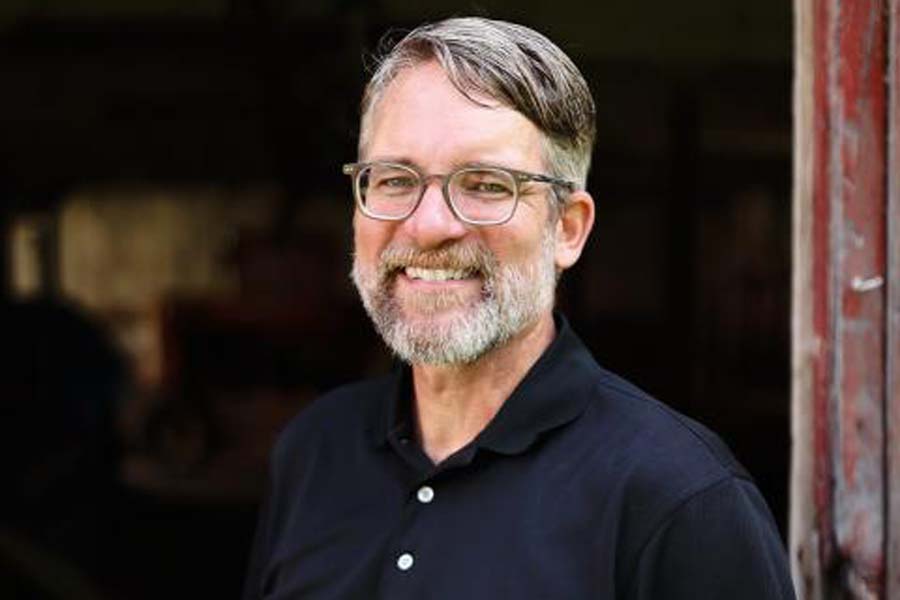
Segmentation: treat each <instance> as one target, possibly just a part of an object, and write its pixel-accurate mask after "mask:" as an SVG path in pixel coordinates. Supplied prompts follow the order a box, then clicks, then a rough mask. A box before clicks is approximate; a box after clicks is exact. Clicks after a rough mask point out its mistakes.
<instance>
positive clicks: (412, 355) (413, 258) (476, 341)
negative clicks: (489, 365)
mask: <svg viewBox="0 0 900 600" xmlns="http://www.w3.org/2000/svg"><path fill="white" fill-rule="evenodd" d="M554 233H555V232H554V229H553V228H552V227H550V226H548V227H547V228H546V229H545V233H544V235H542V239H541V248H540V253H539V255H538V258H537V260H536V261H533V262H531V263H526V264H521V265H498V264H497V260H496V258H495V257H494V256H493V254H492V253H491V252H490V251H489V250H487V249H486V248H484V247H483V246H474V247H473V246H454V247H450V248H447V249H443V250H439V251H435V252H418V251H415V250H409V249H403V248H397V247H392V246H389V247H388V248H386V249H385V250H384V252H382V254H381V257H380V260H379V265H378V268H377V269H371V268H367V267H364V266H362V265H361V264H360V262H359V260H358V258H356V257H354V261H353V271H352V279H353V283H354V284H355V285H356V289H357V291H358V292H359V295H360V297H361V298H362V301H363V305H364V306H365V308H366V312H367V313H368V314H369V317H370V318H371V319H372V322H373V323H374V325H375V328H376V329H377V330H378V332H379V334H381V337H382V338H383V339H384V341H385V343H386V344H387V345H388V347H390V348H391V350H393V352H394V353H395V354H396V355H397V356H398V357H399V358H401V359H402V360H404V361H406V362H407V363H410V364H428V365H465V364H470V363H473V362H475V361H477V360H478V359H480V358H481V357H483V356H484V355H485V354H487V353H488V352H490V351H491V350H493V349H494V348H496V347H498V346H502V345H503V344H505V343H506V342H508V341H509V340H510V339H512V338H513V337H515V336H516V335H517V334H518V333H520V332H521V331H522V330H524V329H525V328H526V327H527V326H528V325H530V324H532V323H535V322H537V320H538V319H539V318H540V317H541V315H543V314H545V313H546V312H548V311H550V310H551V309H552V308H553V302H554V296H555V291H556V268H555V265H554V242H555V239H554ZM423 263H424V264H427V265H429V266H433V267H440V266H445V267H447V268H464V269H471V270H474V271H477V272H478V273H479V274H480V275H481V277H482V280H483V282H484V283H483V285H482V290H481V291H482V293H481V298H480V299H479V300H477V301H476V302H475V303H474V304H473V305H471V306H470V307H468V308H467V309H465V310H462V311H460V312H459V314H458V315H456V316H454V317H453V318H452V319H449V320H448V319H442V320H440V321H436V320H430V319H427V318H426V319H420V320H417V321H415V322H413V321H412V320H410V319H408V318H406V317H405V316H404V314H403V309H402V307H401V306H400V305H399V303H398V302H397V299H396V297H395V295H394V292H393V288H394V282H395V280H396V277H397V274H398V273H399V272H400V270H402V268H403V267H405V266H407V265H409V264H414V265H419V266H422V265H423ZM415 302H416V303H417V308H419V309H420V310H421V311H422V312H424V313H425V314H428V313H429V312H431V313H434V314H437V313H439V312H440V311H442V310H443V309H445V308H448V307H452V306H459V303H460V301H459V300H458V299H457V298H456V296H455V294H453V293H452V292H450V293H446V294H428V296H427V297H423V298H421V299H415Z"/></svg>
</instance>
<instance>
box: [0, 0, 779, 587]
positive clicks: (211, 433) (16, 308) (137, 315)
mask: <svg viewBox="0 0 900 600" xmlns="http://www.w3.org/2000/svg"><path fill="white" fill-rule="evenodd" d="M790 11H791V7H790V3H785V2H777V1H774V0H766V1H764V2H737V1H728V2H722V1H721V0H695V1H694V2H691V3H687V4H686V3H673V2H663V1H660V0H656V1H653V2H649V3H647V2H643V3H632V2H625V1H624V0H612V1H609V2H602V3H587V2H577V1H574V0H560V1H559V2H554V3H552V4H551V3H542V2H537V1H536V0H520V1H517V2H513V1H512V0H482V1H481V2H477V3H474V2H459V1H456V2H454V1H451V0H437V1H433V2H431V3H428V4H427V5H426V4H425V3H406V2H402V1H399V0H377V1H372V2H364V1H362V0H312V1H307V2H301V1H299V0H281V1H275V0H197V1H195V2H190V3H184V2H176V1H174V0H127V1H126V0H78V1H77V2H73V1H69V0H5V1H4V2H3V3H2V5H0V72H2V73H3V81H4V84H3V93H2V94H0V131H2V132H3V134H2V136H0V234H2V243H0V284H2V297H0V306H2V312H3V319H2V321H0V322H2V323H3V326H2V331H3V335H2V339H3V343H4V346H5V348H4V352H3V358H2V359H0V360H2V363H0V364H2V366H3V368H2V377H0V399H2V402H3V405H4V409H3V414H4V416H3V418H2V420H0V430H2V435H0V443H2V444H3V452H2V453H0V460H2V461H3V467H4V468H3V469H2V472H3V473H4V474H5V479H6V482H5V483H4V485H3V487H4V489H6V490H7V493H6V494H4V495H3V499H2V501H0V502H2V506H3V509H4V511H3V516H2V520H0V574H2V575H3V576H2V577H0V596H2V597H35V598H98V599H101V598H102V599H107V598H108V599H117V598H128V599H135V600H143V599H145V598H146V599H150V598H158V597H170V598H181V597H185V598H188V597H222V598H227V597H237V596H238V595H239V591H240V587H241V582H242V580H243V571H244V566H245V565H244V563H245V561H246V557H247V553H248V550H249V546H250V540H251V537H252V533H253V528H254V524H255V513H256V508H257V505H258V503H259V501H260V498H261V496H262V493H263V490H264V486H265V480H266V457H267V453H268V450H269V447H270V445H271V443H272V441H273V439H274V436H275V435H276V433H277V431H278V430H279V428H280V427H281V426H282V425H283V424H284V423H285V422H286V420H287V419H289V418H290V417H291V416H292V415H293V414H295V413H296V412H297V411H299V410H302V409H303V407H304V406H305V405H306V404H308V403H309V402H310V401H312V400H313V399H314V398H315V397H316V396H317V395H318V394H320V393H321V392H323V391H325V390H327V389H329V388H331V387H334V386H336V385H338V384H340V383H342V382H346V381H350V380H353V379H356V378H359V377H361V376H364V375H366V374H370V373H377V372H380V371H383V370H385V369H387V368H389V367H390V364H391V360H392V359H391V357H390V355H389V354H388V353H387V352H386V351H385V350H384V349H383V348H382V346H381V343H380V341H379V340H378V338H377V336H376V335H375V333H374V331H373V330H372V328H371V326H370V325H369V323H368V320H367V318H366V316H365V314H364V312H363V311H362V308H361V307H360V305H359V302H358V299H357V298H356V295H355V291H354V290H353V288H352V284H351V283H350V280H349V277H348V273H349V268H350V260H351V252H352V244H351V238H350V233H351V232H350V219H351V216H352V212H353V204H352V197H351V194H350V189H349V182H348V180H347V179H346V177H345V176H344V175H342V174H341V170H340V167H341V164H342V163H344V162H348V161H352V160H354V159H355V156H356V131H357V121H358V102H359V98H360V94H361V90H362V87H363V85H364V84H365V80H366V68H367V67H368V66H370V65H371V58H370V57H371V54H372V53H373V52H374V51H375V50H376V49H377V47H378V45H379V41H380V40H381V39H382V38H383V36H385V35H386V34H387V35H388V36H391V35H393V36H396V35H398V32H402V31H404V30H408V29H409V28H411V27H414V26H415V25H417V24H419V23H421V22H423V21H427V20H435V19H439V18H442V17H446V16H451V15H460V14H481V15H485V16H490V17H495V18H501V19H506V20H511V21H516V22H520V23H523V24H525V25H529V26H532V27H534V28H536V29H538V30H539V31H541V32H543V33H545V34H546V35H547V36H548V37H550V38H551V39H552V40H554V41H555V42H557V43H558V44H559V45H560V46H561V47H562V48H563V50H565V51H566V52H567V53H568V54H569V55H570V56H571V57H572V58H573V59H574V61H575V62H576V64H578V65H579V66H580V67H581V69H582V71H583V73H584V74H585V77H586V78H587V80H588V82H589V84H590V86H591V88H592V90H593V93H594V95H595V98H596V101H597V109H598V135H597V145H596V149H595V153H594V157H593V167H592V171H591V175H590V179H589V184H588V188H589V190H590V191H591V193H592V194H593V195H594V198H595V199H596V201H597V222H596V225H595V230H594V232H593V234H592V236H591V240H590V241H589V243H588V246H587V249H586V251H585V255H584V256H583V257H582V259H581V261H580V262H579V264H578V265H577V266H576V267H575V268H573V269H572V270H571V272H569V273H567V274H566V275H565V276H564V277H563V279H562V281H561V285H560V290H559V294H558V304H559V306H560V308H561V310H562V311H564V312H565V314H566V315H567V316H568V318H569V320H570V321H571V322H572V324H573V327H574V329H575V330H576V331H577V332H578V333H579V335H580V336H581V337H582V339H583V340H584V341H585V342H586V344H587V345H588V346H589V347H590V348H591V350H592V351H593V352H594V354H595V356H596V357H597V359H598V361H599V362H600V363H601V364H603V365H604V366H606V367H607V368H609V369H611V370H613V371H616V372H618V373H620V374H622V375H623V376H625V377H627V378H628V379H630V380H632V381H633V382H634V383H636V384H637V385H639V386H640V387H642V388H644V389H645V390H647V391H649V392H650V393H652V394H653V395H655V396H656V397H658V398H659V399H661V400H663V401H664V402H666V403H667V404H669V405H671V406H673V407H674V408H676V409H678V410H680V411H682V412H684V413H685V414H687V415H689V416H691V417H693V418H695V419H697V420H699V421H701V422H703V423H705V424H706V425H708V426H709V427H710V428H712V429H713V430H715V431H717V432H718V433H719V434H720V435H721V436H722V437H723V438H724V439H725V440H726V441H727V442H728V444H729V445H730V446H731V447H732V449H733V450H734V452H735V453H736V455H737V456H738V458H739V459H740V460H741V462H742V463H743V464H744V465H745V466H746V467H747V468H748V470H749V471H750V472H751V473H752V474H753V475H754V477H755V478H756V480H757V482H758V484H759V486H760V488H761V490H762V491H763V494H764V495H765V496H766V498H767V500H768V502H769V504H770V506H771V507H772V510H773V513H774V514H775V517H776V520H777V521H778V523H779V526H780V527H781V530H782V533H784V532H785V525H786V516H787V482H788V456H789V445H790V440H789V407H790V401H789V392H790V389H789V388H790V385H789V382H790V361H789V356H790V350H789V348H790V268H791V267H790V247H791V245H790V228H791V208H790V207H791V203H790V173H791V109H790V107H791V104H790V94H791V12H790Z"/></svg>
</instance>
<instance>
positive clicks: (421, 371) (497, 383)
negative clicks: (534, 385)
mask: <svg viewBox="0 0 900 600" xmlns="http://www.w3.org/2000/svg"><path fill="white" fill-rule="evenodd" d="M555 333H556V328H555V326H554V324H553V316H552V314H551V313H549V312H548V313H546V314H545V315H544V316H542V317H541V318H540V319H539V320H538V321H537V322H535V323H533V324H532V325H530V326H529V327H527V328H525V329H524V330H523V331H522V332H520V333H519V334H518V335H517V336H516V337H514V338H513V339H511V340H509V341H508V342H507V343H506V344H504V345H503V346H501V347H498V348H495V349H493V350H491V351H490V352H488V353H487V354H485V355H484V356H483V357H481V358H480V359H478V360H477V361H475V362H473V363H471V364H466V365H413V368H412V371H413V392H414V407H415V415H416V421H417V426H418V433H419V439H420V440H421V444H422V449H423V450H424V451H425V454H427V455H428V457H429V458H430V459H431V460H432V461H433V462H434V463H439V462H441V461H442V460H444V459H445V458H447V457H448V456H450V455H451V454H453V453H454V452H456V451H457V450H459V449H460V448H462V447H463V446H465V445H466V444H468V443H469V442H470V441H472V440H473V439H474V438H475V436H477V435H478V434H479V433H481V431H482V430H483V429H484V428H485V427H486V426H487V424H488V423H489V422H490V421H491V419H493V418H494V415H496V414H497V412H498V411H499V410H500V407H502V406H503V403H504V402H505V401H506V399H507V398H508V397H509V396H510V394H512V391H513V390H514V389H515V388H516V386H517V385H518V384H519V382H520V381H522V379H523V378H524V377H525V374H526V373H528V370H529V369H530V368H531V367H532V366H533V365H534V363H535V362H537V360H538V359H539V358H540V356H541V354H543V352H544V350H545V349H546V348H547V346H549V345H550V343H551V342H552V341H553V337H554V335H555Z"/></svg>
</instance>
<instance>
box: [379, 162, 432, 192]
mask: <svg viewBox="0 0 900 600" xmlns="http://www.w3.org/2000/svg"><path fill="white" fill-rule="evenodd" d="M418 186H419V177H418V175H416V174H415V173H414V172H412V171H409V170H407V169H403V168H400V167H394V166H384V165H374V166H372V167H370V168H369V169H368V171H367V172H366V188H367V189H368V190H369V192H370V193H379V194H392V195H396V194H402V193H406V192H409V191H412V190H415V189H416V188H417V187H418Z"/></svg>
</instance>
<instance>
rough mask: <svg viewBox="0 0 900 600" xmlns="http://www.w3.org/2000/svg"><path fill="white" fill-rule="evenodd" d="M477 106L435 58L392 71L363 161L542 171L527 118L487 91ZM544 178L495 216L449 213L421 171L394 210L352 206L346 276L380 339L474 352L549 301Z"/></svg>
mask: <svg viewBox="0 0 900 600" xmlns="http://www.w3.org/2000/svg"><path fill="white" fill-rule="evenodd" d="M479 100H483V101H484V103H485V104H487V106H480V105H478V104H475V103H473V102H472V101H471V100H469V99H467V98H465V97H464V96H463V95H462V94H460V92H459V91H458V90H456V88H455V87H453V85H452V84H451V83H450V81H449V80H448V79H447V77H446V75H445V74H444V72H443V70H442V69H441V67H440V66H439V65H438V64H437V63H433V62H431V63H425V64H423V65H419V66H416V67H412V68H408V69H406V70H404V71H402V72H401V73H400V74H399V75H398V76H397V77H396V79H395V80H394V81H393V82H392V83H391V84H390V86H389V87H388V89H387V90H386V91H385V93H384V95H383V97H382V98H381V100H380V102H379V103H378V106H377V107H376V108H375V112H374V114H373V116H372V119H371V121H370V127H371V131H370V132H369V137H368V145H367V148H366V149H365V153H366V155H365V156H364V157H363V160H366V161H373V160H388V161H392V162H402V163H410V164H413V165H415V166H416V167H418V168H419V169H420V170H421V171H422V172H424V173H428V174H434V173H441V174H446V173H449V172H451V171H453V170H454V169H457V168H460V167H463V166H469V165H474V164H487V165H496V166H502V167H508V168H512V169H518V170H522V171H530V172H543V171H544V164H543V160H542V158H541V137H540V132H539V131H538V129H537V128H536V127H535V126H534V125H533V124H532V123H531V122H530V121H528V119H526V118H525V117H524V116H522V115H521V114H519V113H517V112H515V111H514V110H512V109H509V108H506V107H502V106H500V105H498V104H497V103H496V102H494V101H490V100H487V99H479ZM549 193H550V192H549V189H548V188H547V187H546V186H543V185H539V184H522V187H521V195H520V199H519V205H518V207H517V208H516V212H515V214H514V215H513V217H512V219H510V221H508V222H507V223H505V224H503V225H495V226H488V227H475V226H471V225H467V224H465V223H463V222H461V221H459V220H458V219H456V217H455V216H454V215H453V213H452V212H451V210H450V207H449V206H447V203H446V202H445V200H444V197H443V195H442V192H441V189H440V185H439V184H438V183H437V182H436V181H434V180H432V181H431V183H430V184H429V186H428V188H427V189H426V191H425V195H424V197H423V198H422V201H421V203H420V204H419V206H418V208H417V209H416V211H415V212H414V213H413V214H412V215H411V216H410V217H408V218H407V219H406V220H404V221H400V222H387V221H377V220H374V219H370V218H368V217H366V216H365V215H362V214H361V213H360V212H359V211H358V210H357V212H356V215H355V217H354V236H355V246H356V252H355V257H354V264H353V280H354V282H355V283H356V286H357V289H358V290H359V292H360V296H361V297H362V299H363V303H364V304H365V306H366V309H367V311H368V312H369V315H370V316H371V317H372V319H373V321H374V322H375V325H376V327H377V328H378V330H379V332H380V333H381V335H382V336H383V337H384V338H385V341H386V342H387V344H388V345H389V346H391V348H392V349H393V350H394V351H395V352H396V353H397V354H398V355H399V356H400V357H401V358H403V359H405V360H407V361H408V362H411V363H429V364H459V363H468V362H472V361H474V360H476V359H477V358H479V357H481V356H482V355H483V354H484V353H486V352H487V351H488V350H490V349H492V348H494V347H496V346H498V345H500V344H502V343H504V342H505V341H507V340H508V339H509V338H511V337H513V336H515V335H516V334H518V333H519V332H520V331H522V330H523V329H524V328H526V327H528V326H529V325H531V324H533V323H535V322H537V320H538V319H539V318H540V317H541V316H544V315H546V314H547V313H549V311H550V310H551V309H552V304H553V295H554V288H555V276H556V269H555V259H554V256H555V235H554V232H555V230H554V227H553V226H552V224H551V223H549V219H548V210H549V207H548V204H547V203H548V194H549Z"/></svg>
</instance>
